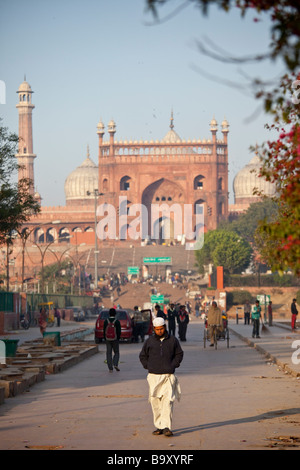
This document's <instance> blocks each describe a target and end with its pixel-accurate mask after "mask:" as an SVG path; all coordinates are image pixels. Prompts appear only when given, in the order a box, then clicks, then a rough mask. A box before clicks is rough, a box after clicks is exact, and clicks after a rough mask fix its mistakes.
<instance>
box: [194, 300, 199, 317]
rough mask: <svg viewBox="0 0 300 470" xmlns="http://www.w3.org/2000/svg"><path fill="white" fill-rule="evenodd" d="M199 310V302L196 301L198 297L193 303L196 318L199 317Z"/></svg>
mask: <svg viewBox="0 0 300 470" xmlns="http://www.w3.org/2000/svg"><path fill="white" fill-rule="evenodd" d="M199 312H200V303H199V302H198V299H197V300H196V303H195V314H196V318H198V317H199Z"/></svg>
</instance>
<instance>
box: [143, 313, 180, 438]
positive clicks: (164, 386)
mask: <svg viewBox="0 0 300 470" xmlns="http://www.w3.org/2000/svg"><path fill="white" fill-rule="evenodd" d="M153 329H154V335H153V336H150V337H149V338H148V339H147V340H146V341H145V343H144V346H143V348H142V351H141V352H140V356H139V357H140V361H141V363H142V365H143V367H144V368H145V369H147V370H148V376H147V381H148V384H149V401H150V404H151V407H152V412H153V421H154V426H155V427H156V430H155V431H153V433H152V434H154V435H160V434H164V435H165V436H168V437H169V436H173V433H172V431H171V429H172V417H173V404H174V401H175V399H177V400H179V399H180V387H179V383H178V380H177V377H176V376H175V375H174V372H175V369H176V368H177V367H179V366H180V363H181V361H182V359H183V351H182V349H181V346H180V343H179V341H178V339H177V338H175V336H171V335H169V333H168V331H167V330H166V324H165V320H164V319H163V318H162V317H156V318H155V319H154V320H153Z"/></svg>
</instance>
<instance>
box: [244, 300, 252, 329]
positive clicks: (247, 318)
mask: <svg viewBox="0 0 300 470" xmlns="http://www.w3.org/2000/svg"><path fill="white" fill-rule="evenodd" d="M250 313H251V305H250V302H249V300H246V303H245V305H244V324H245V325H249V324H250Z"/></svg>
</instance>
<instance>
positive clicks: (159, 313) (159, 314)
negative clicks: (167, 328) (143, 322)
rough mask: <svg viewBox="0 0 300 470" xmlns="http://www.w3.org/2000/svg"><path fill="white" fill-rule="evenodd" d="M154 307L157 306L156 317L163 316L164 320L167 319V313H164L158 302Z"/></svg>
mask: <svg viewBox="0 0 300 470" xmlns="http://www.w3.org/2000/svg"><path fill="white" fill-rule="evenodd" d="M154 308H155V313H156V317H161V318H163V319H164V320H166V319H167V315H166V314H165V313H164V311H163V310H162V309H161V308H160V306H159V305H158V304H156V305H155V307H154Z"/></svg>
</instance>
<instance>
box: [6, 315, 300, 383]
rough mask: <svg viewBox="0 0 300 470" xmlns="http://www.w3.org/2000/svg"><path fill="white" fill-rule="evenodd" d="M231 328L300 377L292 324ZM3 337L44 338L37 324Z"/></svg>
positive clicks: (69, 325) (68, 325)
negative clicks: (256, 331)
mask: <svg viewBox="0 0 300 470" xmlns="http://www.w3.org/2000/svg"><path fill="white" fill-rule="evenodd" d="M193 322H194V323H202V320H201V319H196V318H194V317H193V318H192V319H191V324H192V323H193ZM94 325H95V320H93V319H90V320H89V321H86V322H82V323H78V322H67V321H63V320H62V322H61V326H60V327H59V328H57V327H56V326H53V327H52V328H48V330H47V331H48V332H51V331H60V332H61V337H62V340H63V339H64V337H65V338H66V339H69V336H68V335H70V334H72V335H73V336H74V335H77V336H78V337H80V336H81V337H84V336H85V335H87V334H92V333H93V330H94ZM229 328H230V332H231V333H230V334H231V335H232V334H234V335H237V336H238V337H239V338H240V339H242V340H243V341H245V342H246V343H247V344H248V345H249V346H250V347H253V348H255V349H257V350H258V351H259V352H260V353H262V354H264V355H265V356H266V358H268V359H270V361H272V362H275V363H276V364H278V366H279V367H281V368H282V369H283V370H284V371H285V372H286V373H289V374H292V375H293V376H294V377H298V376H299V377H300V329H298V330H296V331H295V332H292V331H291V328H290V326H289V325H287V324H285V323H283V322H274V326H272V327H267V333H263V332H261V334H260V336H261V337H260V338H252V325H251V324H250V325H244V323H243V321H242V320H240V321H239V323H238V324H237V323H236V321H233V320H231V321H230V322H229ZM3 338H11V339H19V343H18V345H21V344H22V343H24V342H25V341H31V340H35V339H38V338H41V334H40V331H39V328H38V327H33V328H29V329H28V330H23V329H21V330H18V331H13V332H9V334H6V335H2V336H0V339H3Z"/></svg>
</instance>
